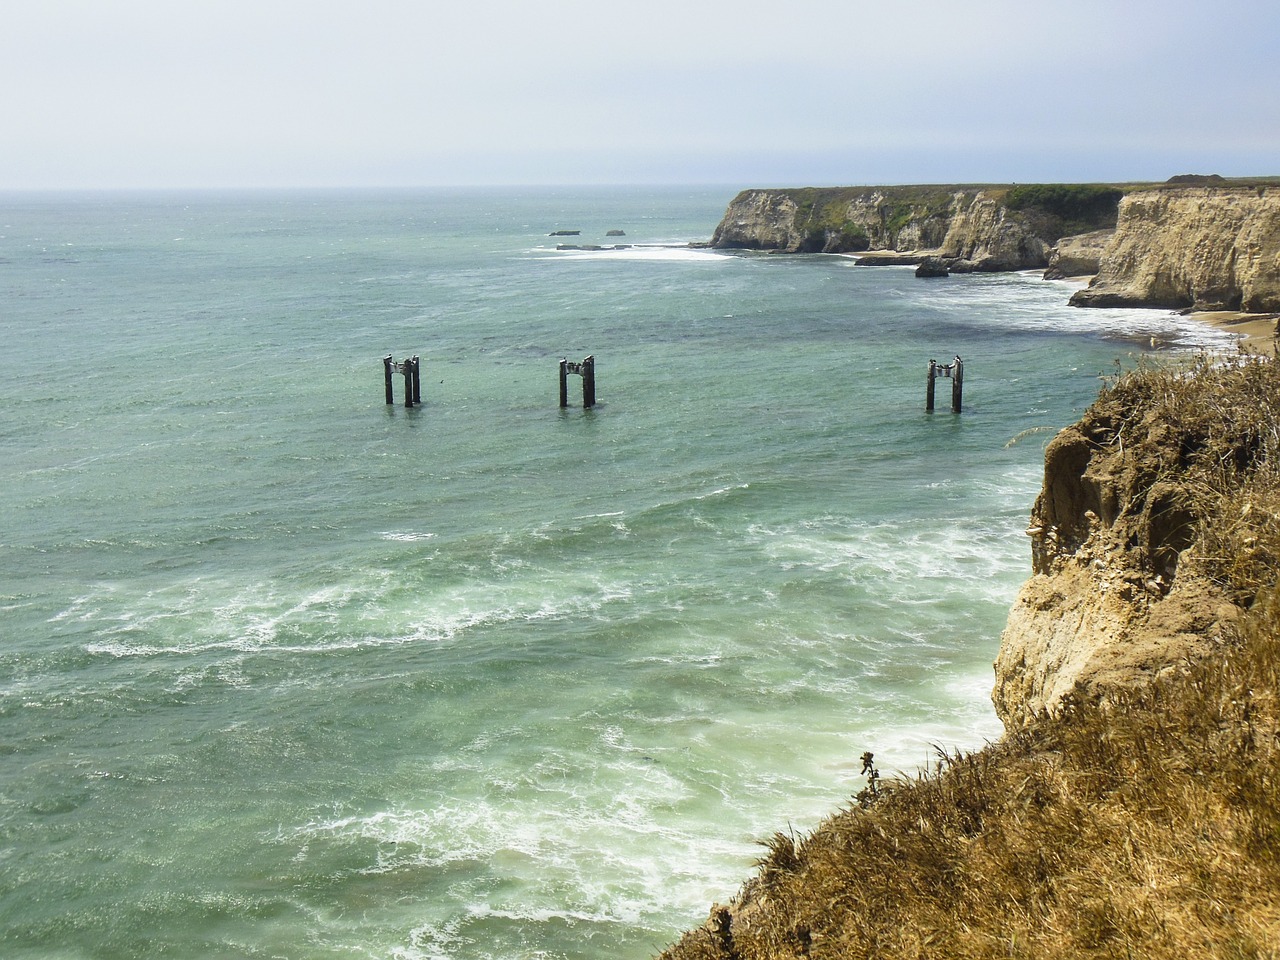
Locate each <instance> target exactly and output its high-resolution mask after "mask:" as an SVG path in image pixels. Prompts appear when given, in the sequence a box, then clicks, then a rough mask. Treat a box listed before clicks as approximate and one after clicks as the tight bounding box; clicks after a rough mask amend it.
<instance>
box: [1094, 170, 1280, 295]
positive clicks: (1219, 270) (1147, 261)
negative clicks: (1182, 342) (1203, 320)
mask: <svg viewBox="0 0 1280 960" xmlns="http://www.w3.org/2000/svg"><path fill="white" fill-rule="evenodd" d="M1071 302H1072V303H1073V304H1076V305H1078V306H1158V307H1175V308H1176V307H1195V308H1196V309H1199V310H1245V311H1249V312H1267V311H1274V310H1280V190H1277V188H1275V187H1181V188H1166V189H1159V190H1143V191H1138V192H1136V193H1131V194H1128V195H1126V196H1125V197H1124V199H1122V200H1121V201H1120V212H1119V221H1118V224H1117V226H1116V231H1115V235H1114V237H1113V238H1112V240H1111V242H1110V244H1109V245H1108V246H1107V248H1106V250H1105V252H1104V254H1103V256H1102V258H1101V261H1100V263H1099V267H1098V275H1097V277H1096V278H1095V280H1094V281H1093V283H1092V284H1090V286H1089V288H1088V289H1087V290H1081V291H1078V292H1077V293H1076V294H1075V296H1073V297H1072V300H1071Z"/></svg>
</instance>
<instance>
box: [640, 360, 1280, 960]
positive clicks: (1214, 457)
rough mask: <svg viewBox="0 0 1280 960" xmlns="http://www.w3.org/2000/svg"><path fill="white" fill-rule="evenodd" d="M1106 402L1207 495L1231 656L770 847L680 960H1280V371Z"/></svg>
mask: <svg viewBox="0 0 1280 960" xmlns="http://www.w3.org/2000/svg"><path fill="white" fill-rule="evenodd" d="M1098 406H1100V407H1104V408H1105V410H1106V417H1107V419H1109V420H1110V421H1111V422H1112V423H1113V424H1114V425H1115V429H1114V430H1113V431H1112V432H1111V434H1110V436H1108V437H1107V438H1105V440H1104V441H1103V442H1105V443H1108V444H1112V445H1116V446H1120V445H1126V444H1127V445H1129V449H1131V450H1133V451H1134V452H1135V454H1137V455H1141V449H1142V448H1143V447H1144V445H1152V444H1154V445H1155V446H1156V447H1158V448H1159V453H1158V454H1156V456H1157V457H1158V460H1157V462H1155V463H1154V464H1153V467H1152V469H1151V470H1149V471H1144V472H1145V473H1147V474H1148V475H1149V477H1150V482H1152V483H1156V482H1159V479H1160V477H1162V476H1166V475H1167V474H1168V473H1169V472H1171V471H1172V472H1177V473H1178V474H1179V475H1180V476H1181V477H1182V478H1183V480H1184V481H1185V482H1186V483H1187V484H1189V487H1188V489H1193V490H1194V491H1195V496H1194V502H1193V503H1191V504H1189V506H1190V507H1191V508H1193V509H1192V512H1193V514H1194V519H1193V524H1194V535H1193V536H1192V538H1191V542H1190V543H1189V544H1188V546H1187V547H1186V550H1187V551H1188V553H1189V554H1194V556H1195V558H1196V559H1197V561H1198V562H1204V563H1206V564H1207V565H1208V567H1209V569H1211V570H1212V572H1213V576H1214V577H1215V578H1216V579H1217V580H1218V582H1219V583H1220V584H1221V586H1222V587H1223V589H1224V590H1225V591H1226V592H1227V593H1228V594H1229V595H1231V596H1233V597H1235V598H1236V599H1237V600H1238V602H1240V603H1241V604H1242V605H1245V606H1247V607H1248V608H1249V609H1248V613H1247V614H1246V615H1245V616H1243V617H1242V618H1241V620H1240V621H1239V622H1238V625H1237V627H1236V629H1235V633H1234V636H1233V638H1232V642H1231V643H1229V644H1226V645H1223V646H1221V647H1219V648H1218V649H1217V650H1216V651H1215V652H1214V653H1212V654H1210V655H1208V656H1206V657H1204V658H1203V659H1201V660H1200V661H1198V662H1195V663H1188V664H1183V665H1181V667H1182V668H1181V669H1175V670H1169V671H1164V672H1162V673H1161V674H1160V675H1159V676H1158V678H1157V679H1155V680H1153V681H1151V682H1149V683H1144V684H1141V685H1135V686H1131V687H1128V688H1124V689H1113V690H1110V691H1108V692H1107V693H1106V694H1105V695H1104V696H1102V697H1101V698H1091V697H1087V696H1085V695H1083V691H1081V692H1080V694H1079V695H1076V696H1070V697H1068V698H1067V699H1066V701H1065V702H1063V703H1062V704H1061V705H1060V707H1059V708H1058V709H1057V710H1055V711H1054V712H1053V713H1052V714H1049V713H1043V714H1041V715H1040V716H1039V717H1037V718H1036V719H1035V720H1034V721H1033V722H1031V723H1029V724H1027V725H1026V726H1024V727H1021V728H1018V729H1016V730H1014V731H1013V732H1011V733H1009V734H1008V735H1006V737H1004V738H1003V739H1002V740H1001V741H1000V742H998V743H996V744H992V745H990V746H988V747H987V748H985V749H983V750H980V751H977V752H974V753H970V754H963V753H957V754H946V753H942V754H940V756H939V759H938V761H937V763H936V765H935V766H934V768H933V769H932V770H930V771H927V772H925V773H924V774H922V775H921V776H919V777H917V778H915V779H910V780H908V779H900V780H896V781H893V782H890V783H888V784H885V783H883V782H878V783H877V784H876V789H875V790H874V794H875V796H871V795H870V793H869V792H868V791H864V793H863V795H862V799H861V801H860V802H856V803H852V804H850V806H849V807H848V808H847V809H845V810H842V811H841V812H839V813H837V814H835V815H834V816H832V817H831V818H830V819H829V820H827V821H826V822H825V823H823V824H822V825H820V826H819V827H818V828H817V829H816V830H815V831H814V832H813V833H812V834H811V835H809V836H807V837H797V836H794V835H792V834H776V835H775V836H774V837H773V838H772V839H771V840H769V841H767V842H766V843H765V844H764V846H765V847H766V851H765V854H764V856H762V858H761V859H760V861H759V869H758V871H757V874H756V875H755V876H754V877H753V878H752V879H751V880H750V881H748V882H747V884H746V885H745V886H744V887H743V889H742V891H741V892H740V893H739V895H738V897H737V898H736V899H735V900H734V902H733V903H732V904H731V905H729V906H727V907H716V908H715V909H714V910H713V911H712V915H711V918H710V920H709V921H708V923H707V924H706V926H705V927H703V928H701V929H698V930H695V931H692V932H690V933H688V934H686V935H685V937H684V938H683V939H682V940H681V941H680V942H679V943H677V944H676V945H675V946H673V947H672V948H671V949H670V950H669V951H668V952H667V954H666V956H667V957H669V958H670V960H692V958H701V960H729V958H737V960H774V958H781V957H807V956H815V957H842V958H844V957H849V958H858V957H939V958H951V957H954V958H977V957H992V956H1006V957H1025V958H1032V957H1034V958H1043V957H1062V958H1066V957H1072V958H1074V957H1081V956H1085V957H1089V956H1093V957H1131V956H1141V957H1148V958H1171V960H1172V958H1178V960H1182V958H1184V957H1186V956H1188V955H1197V956H1205V957H1222V958H1227V957H1230V958H1276V957H1280V589H1278V588H1277V572H1278V570H1280V364H1277V363H1274V362H1267V361H1264V360H1261V359H1259V358H1256V357H1249V356H1243V357H1241V358H1240V359H1239V360H1238V361H1235V362H1226V363H1224V362H1221V361H1220V359H1211V358H1202V359H1200V360H1197V361H1195V362H1194V363H1192V364H1191V365H1190V366H1177V367H1161V368H1157V367H1144V368H1141V369H1139V370H1137V371H1134V372H1131V373H1127V374H1124V375H1122V376H1121V377H1119V378H1118V379H1117V380H1116V381H1115V382H1114V383H1112V384H1110V385H1109V386H1108V387H1107V388H1106V389H1105V391H1104V394H1103V396H1102V397H1101V398H1100V399H1099V402H1098ZM1170 441H1174V442H1170ZM1175 666H1177V665H1175ZM867 766H869V758H868V763H867ZM864 769H865V767H864ZM873 772H874V771H873ZM873 783H875V781H873Z"/></svg>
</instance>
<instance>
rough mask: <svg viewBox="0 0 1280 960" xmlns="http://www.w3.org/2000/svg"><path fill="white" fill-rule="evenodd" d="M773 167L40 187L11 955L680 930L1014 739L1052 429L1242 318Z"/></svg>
mask: <svg viewBox="0 0 1280 960" xmlns="http://www.w3.org/2000/svg"><path fill="white" fill-rule="evenodd" d="M732 192H733V191H732V190H727V191H716V190H706V189H699V190H670V189H666V190H620V191H604V190H542V191H531V190H526V191H494V190H491V191H483V192H479V191H475V192H466V191H451V192H445V191H437V192H429V193H406V194H351V195H339V194H285V195H268V194H260V195H252V194H251V195H240V196H229V195H228V196H224V195H191V196H180V195H136V196H126V195H111V196H98V197H95V196H74V197H41V196H34V195H31V196H8V197H5V198H4V199H3V203H0V282H2V284H3V295H2V299H0V302H2V303H3V318H2V320H0V322H2V323H3V330H4V333H5V346H4V350H3V352H2V353H0V369H2V371H3V377H2V378H0V452H2V456H0V464H2V466H0V470H2V471H3V474H2V476H3V483H2V485H0V632H2V635H3V644H2V645H0V952H2V953H3V954H4V956H6V957H20V958H34V957H42V958H43V957H76V958H79V957H85V958H88V957H93V958H125V957H151V956H158V955H163V954H168V955H172V956H200V957H206V958H208V957H242V956H264V957H265V956H271V957H275V956H282V957H308V958H310V957H353V956H361V957H404V958H409V957H415V958H416V957H455V958H486V957H521V956H524V957H588V956H600V955H602V954H608V955H610V956H614V957H636V958H639V957H647V956H650V955H651V954H653V953H654V952H656V951H657V950H659V949H660V948H661V947H662V946H663V945H665V944H666V943H668V942H670V941H671V940H673V939H674V938H676V937H677V936H678V935H679V933H680V931H681V930H683V929H684V928H686V927H688V926H691V925H694V924H697V923H700V922H701V921H702V919H703V918H704V917H705V915H706V911H707V909H708V907H709V905H710V903H711V902H712V901H714V900H717V899H719V900H724V899H726V898H727V897H729V896H730V895H731V894H732V893H733V891H734V890H735V889H736V887H737V885H738V884H739V883H740V882H741V880H743V879H744V878H745V877H746V876H747V874H748V873H749V871H750V869H751V864H752V861H753V860H754V859H755V857H756V856H758V854H759V853H760V848H759V847H758V846H757V845H756V840H757V839H758V838H761V837H765V836H768V835H770V834H772V833H773V832H774V831H775V830H778V829H786V828H787V826H788V825H789V824H790V825H792V826H793V827H794V828H795V829H797V830H799V831H802V832H803V831H804V830H806V829H809V828H811V827H812V826H813V825H815V824H816V823H817V822H818V820H819V819H820V818H821V817H822V816H823V815H825V814H826V813H828V812H831V811H832V810H834V809H836V808H837V807H839V806H840V805H842V804H844V803H847V802H848V800H849V798H850V796H851V795H852V794H853V793H856V791H857V790H858V789H860V787H861V786H862V781H861V778H860V776H859V770H860V763H859V760H858V757H859V756H860V755H861V753H862V752H863V751H864V750H872V751H874V752H875V754H876V757H877V760H878V762H879V763H880V765H881V768H882V769H883V770H886V771H888V770H892V769H903V770H906V771H908V772H909V771H911V770H914V769H915V768H916V767H918V766H920V765H922V764H925V763H927V762H928V761H929V759H930V757H931V754H932V746H931V745H933V744H941V745H947V746H949V747H951V746H960V747H974V746H978V745H980V744H981V743H982V742H983V741H984V740H985V739H987V738H992V737H995V736H997V735H998V733H999V724H998V722H997V721H996V719H995V717H994V714H993V712H992V709H991V706H990V703H989V701H988V699H987V697H988V692H989V689H990V685H991V661H992V659H993V657H994V655H995V651H996V644H997V640H998V634H999V631H1000V628H1001V626H1002V624H1003V622H1004V617H1005V613H1006V610H1007V608H1008V605H1009V603H1010V601H1011V600H1012V598H1013V596H1014V593H1015V592H1016V589H1017V587H1018V585H1019V583H1020V582H1021V581H1022V580H1023V579H1024V578H1025V577H1026V575H1027V574H1028V568H1029V560H1028V548H1027V544H1026V541H1025V537H1024V536H1023V533H1022V530H1023V528H1024V526H1025V520H1026V516H1027V513H1028V510H1029V508H1030V504H1031V501H1032V499H1033V498H1034V496H1035V493H1036V491H1037V489H1038V487H1039V480H1040V471H1041V462H1042V452H1043V444H1044V442H1045V441H1046V440H1047V438H1048V437H1049V436H1051V435H1052V434H1051V431H1052V430H1053V429H1055V428H1057V427H1060V426H1062V425H1064V424H1065V423H1067V422H1069V421H1071V420H1073V419H1075V418H1076V417H1077V416H1078V414H1079V413H1080V411H1081V410H1082V409H1083V408H1084V407H1085V406H1086V405H1087V404H1088V403H1089V401H1090V400H1091V399H1092V398H1093V397H1094V396H1095V395H1096V393H1097V390H1098V386H1099V381H1098V377H1099V375H1100V374H1108V373H1110V372H1112V369H1113V364H1114V362H1115V360H1116V359H1117V358H1119V359H1121V360H1122V361H1124V362H1127V361H1125V358H1127V357H1129V356H1130V355H1131V354H1132V353H1133V352H1134V351H1136V350H1140V349H1149V348H1150V347H1151V346H1153V345H1154V346H1157V347H1159V348H1162V349H1164V348H1170V347H1188V346H1194V345H1196V344H1203V345H1221V344H1222V343H1223V342H1224V340H1225V338H1224V337H1223V336H1222V335H1221V334H1219V333H1216V332H1214V331H1212V330H1209V329H1207V328H1203V327H1200V326H1198V325H1196V324H1194V323H1192V322H1190V321H1187V320H1183V319H1180V318H1177V317H1173V316H1170V315H1169V314H1166V313H1163V312H1160V311H1083V310H1073V309H1071V308H1068V307H1067V306H1066V305H1065V301H1066V297H1067V289H1066V288H1065V287H1063V286H1062V285H1059V284H1052V283H1046V282H1044V281H1040V280H1038V279H1036V278H1035V277H1033V276H1030V275H1025V274H1024V275H1002V276H970V277H963V278H951V279H946V280H934V281H923V280H917V279H916V278H915V277H914V276H913V275H912V272H911V271H910V270H909V269H902V268H859V267H856V266H854V265H853V263H852V261H851V260H849V259H847V258H839V257H795V258H783V257H770V256H763V255H748V254H742V255H732V254H727V253H723V252H717V251H711V250H705V249H688V248H682V247H681V245H682V244H685V243H686V242H687V241H689V240H703V239H706V238H707V237H709V236H710V235H711V232H712V230H713V229H714V227H715V224H716V222H717V220H718V218H719V216H720V214H721V212H722V211H723V210H724V207H725V205H726V204H727V202H728V200H729V199H730V198H731V196H732ZM557 229H577V230H580V231H581V233H580V235H579V237H578V238H575V242H578V241H579V240H580V241H581V244H583V245H587V244H600V245H604V244H606V243H607V244H609V245H612V244H616V243H626V244H635V245H636V246H633V247H630V248H628V249H621V250H606V251H558V250H556V249H555V248H556V244H557V242H558V241H557V239H556V238H552V237H549V236H548V234H550V233H551V232H552V231H554V230H557ZM609 229H624V230H625V233H626V236H625V238H612V237H611V238H608V239H607V240H606V239H605V237H606V233H607V231H608V230H609ZM388 353H390V354H393V355H395V356H396V357H397V358H401V357H404V356H407V355H410V354H418V355H420V356H421V357H422V358H423V368H424V369H423V374H422V390H423V394H424V403H423V404H422V406H420V407H418V408H415V409H412V410H406V409H405V408H404V407H403V406H401V405H400V400H401V398H402V385H401V384H400V383H399V382H398V381H397V382H396V384H395V386H396V399H397V403H396V405H394V406H387V405H386V404H385V403H384V398H383V370H382V360H381V358H382V357H383V356H384V355H386V354H388ZM957 353H958V354H961V355H963V357H964V358H965V362H966V381H965V398H964V400H965V409H964V412H963V413H962V414H961V415H960V416H958V417H957V416H953V415H952V414H951V413H950V412H948V406H949V392H948V391H949V385H947V384H945V383H944V385H943V387H942V390H941V392H940V394H939V397H940V402H939V412H937V413H934V414H933V415H927V414H925V413H924V410H923V406H924V404H923V401H924V387H925V373H926V368H927V362H928V360H929V359H930V358H936V359H938V360H939V361H942V362H949V361H950V359H951V357H952V356H953V355H955V354H957ZM588 354H594V356H595V357H596V360H597V393H598V398H599V403H598V404H597V406H596V407H595V408H593V409H590V410H584V409H582V408H581V407H580V406H579V405H577V400H578V397H579V396H580V394H578V395H575V393H574V391H575V390H577V389H578V383H577V381H576V380H575V379H574V378H571V381H572V382H571V383H570V398H571V405H570V406H569V407H568V408H566V409H563V410H562V409H560V408H559V405H558V383H557V368H558V361H559V359H560V358H561V357H568V358H570V359H574V360H577V359H581V358H583V357H585V356H586V355H588ZM1019 436H1023V437H1024V439H1022V440H1019V441H1016V442H1011V441H1014V440H1015V438H1017V437H1019Z"/></svg>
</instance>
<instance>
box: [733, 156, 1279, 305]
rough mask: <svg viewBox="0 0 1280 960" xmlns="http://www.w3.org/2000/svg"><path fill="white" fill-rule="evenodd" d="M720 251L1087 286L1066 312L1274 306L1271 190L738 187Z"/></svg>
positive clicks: (1230, 186)
mask: <svg viewBox="0 0 1280 960" xmlns="http://www.w3.org/2000/svg"><path fill="white" fill-rule="evenodd" d="M711 246H713V247H718V248H721V249H746V250H764V251H770V252H777V253H845V254H862V256H861V257H859V262H860V263H864V264H873V265H874V264H888V263H897V264H904V263H905V264H922V265H923V266H922V269H921V270H920V271H919V274H920V275H921V276H945V275H946V274H947V273H962V272H973V271H1004V270H1026V269H1041V268H1044V269H1046V276H1047V277H1049V278H1062V277H1068V276H1071V277H1091V278H1092V280H1091V282H1090V285H1089V287H1088V288H1087V289H1085V290H1080V291H1078V292H1077V293H1076V294H1075V295H1074V296H1073V297H1072V300H1071V302H1072V304H1074V305H1076V306H1100V307H1121V306H1122V307H1161V308H1175V309H1177V308H1190V309H1195V310H1204V311H1221V310H1231V311H1244V312H1247V313H1268V312H1276V311H1280V184H1278V183H1277V181H1276V180H1275V179H1272V178H1258V179H1244V180H1225V179H1223V178H1221V177H1174V178H1172V179H1171V180H1170V181H1168V182H1167V183H1165V184H1162V185H1157V184H1018V185H986V186H910V187H908V186H898V187H840V188H835V187H832V188H812V187H811V188H805V189H793V190H744V191H743V192H741V193H740V194H738V196H736V197H735V198H734V199H733V201H732V202H731V203H730V204H729V207H728V209H727V210H726V212H725V215H724V217H723V219H722V220H721V222H720V224H719V225H718V226H717V227H716V230H715V233H714V235H713V236H712V239H711Z"/></svg>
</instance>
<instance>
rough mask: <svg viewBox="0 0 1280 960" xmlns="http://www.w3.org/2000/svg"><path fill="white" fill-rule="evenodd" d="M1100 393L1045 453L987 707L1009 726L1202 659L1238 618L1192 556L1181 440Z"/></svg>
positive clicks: (1190, 488) (1190, 497)
mask: <svg viewBox="0 0 1280 960" xmlns="http://www.w3.org/2000/svg"><path fill="white" fill-rule="evenodd" d="M1131 412H1132V411H1130V410H1127V409H1126V408H1125V407H1124V406H1123V405H1121V404H1117V403H1114V402H1106V401H1105V400H1104V401H1099V402H1098V403H1097V404H1095V405H1094V406H1093V407H1092V408H1090V410H1089V411H1088V412H1087V413H1086V415H1085V417H1084V419H1083V420H1081V421H1080V422H1079V423H1077V424H1075V425H1073V426H1071V427H1068V428H1066V429H1065V430H1063V431H1062V432H1061V433H1060V434H1058V436H1057V437H1056V438H1055V439H1054V440H1053V441H1052V442H1051V443H1050V444H1049V447H1048V449H1047V450H1046V452H1045V470H1044V486H1043V488H1042V490H1041V493H1040V496H1039V497H1038V498H1037V500H1036V502H1035V506H1034V508H1033V510H1032V514H1031V525H1030V527H1029V528H1028V531H1027V532H1028V534H1029V535H1030V537H1031V554H1032V571H1033V573H1032V577H1031V579H1029V580H1028V581H1027V582H1026V584H1024V585H1023V587H1022V590H1021V592H1020V593H1019V595H1018V598H1017V600H1016V602H1015V603H1014V605H1013V608H1012V610H1010V612H1009V618H1008V623H1007V625H1006V627H1005V630H1004V633H1003V634H1002V636H1001V638H1000V651H999V655H998V657H997V659H996V662H995V674H996V678H995V689H994V691H993V693H992V701H993V702H994V704H995V707H996V713H997V714H998V715H999V716H1000V718H1001V720H1003V721H1004V723H1005V725H1006V727H1009V728H1015V727H1017V726H1019V725H1021V724H1023V723H1025V722H1027V721H1029V720H1031V719H1032V718H1034V717H1035V716H1036V715H1037V714H1039V713H1041V712H1043V711H1045V710H1053V709H1056V708H1057V707H1058V706H1059V705H1060V703H1061V701H1062V699H1063V698H1064V697H1066V696H1067V695H1068V694H1072V693H1084V694H1086V695H1088V696H1090V697H1091V698H1092V697H1093V696H1094V695H1097V694H1100V693H1104V692H1107V691H1108V690H1115V689H1117V688H1122V687H1126V686H1129V685H1132V684H1134V683H1135V682H1140V681H1143V680H1146V679H1150V678H1152V677H1154V676H1156V675H1158V674H1159V673H1160V672H1161V671H1165V670H1169V669H1173V668H1175V667H1176V666H1177V665H1178V664H1181V663H1185V662H1187V661H1188V660H1189V659H1192V658H1196V657H1199V656H1201V655H1203V654H1204V653H1206V652H1207V651H1208V650H1210V649H1212V647H1213V646H1214V645H1215V644H1216V643H1217V642H1218V641H1219V640H1220V638H1221V636H1222V634H1223V631H1224V629H1226V628H1227V627H1229V625H1231V624H1232V623H1234V621H1235V620H1236V618H1237V617H1238V615H1239V613H1240V609H1239V607H1237V606H1236V605H1235V604H1234V603H1232V602H1231V601H1230V600H1229V599H1228V598H1227V597H1226V596H1225V595H1224V593H1223V591H1222V590H1221V589H1220V588H1219V587H1217V586H1216V585H1215V582H1214V580H1213V579H1212V578H1211V577H1210V576H1209V575H1208V573H1207V571H1206V570H1205V568H1204V565H1203V563H1201V562H1200V561H1199V560H1198V559H1197V558H1196V556H1194V553H1195V551H1191V550H1189V548H1190V547H1191V546H1192V544H1193V543H1195V542H1196V540H1197V522H1198V520H1199V519H1200V517H1201V515H1202V513H1203V508H1202V507H1201V506H1199V505H1197V499H1198V490H1197V489H1195V485H1193V484H1192V483H1191V482H1189V481H1188V480H1187V479H1186V477H1185V476H1183V475H1182V474H1181V472H1180V470H1179V464H1180V461H1181V460H1182V458H1183V456H1184V455H1185V451H1184V450H1183V449H1182V445H1183V444H1184V443H1186V442H1187V440H1188V438H1187V437H1186V436H1184V435H1181V434H1179V433H1178V432H1177V431H1176V430H1175V429H1174V428H1173V427H1172V426H1171V425H1170V424H1169V423H1168V422H1167V420H1164V419H1161V418H1150V417H1148V418H1146V419H1144V420H1142V421H1139V422H1138V423H1136V424H1126V426H1128V427H1129V428H1130V430H1131V432H1132V433H1135V434H1137V435H1138V436H1137V437H1136V439H1135V438H1133V437H1130V442H1129V444H1128V445H1127V446H1126V444H1125V443H1123V442H1121V440H1120V436H1121V424H1122V422H1123V418H1124V417H1125V416H1126V415H1127V414H1129V413H1131Z"/></svg>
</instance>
